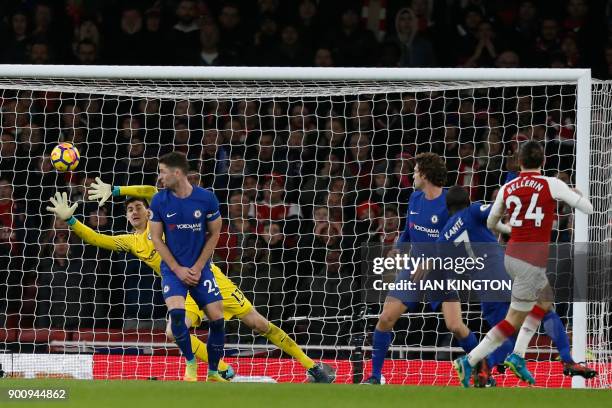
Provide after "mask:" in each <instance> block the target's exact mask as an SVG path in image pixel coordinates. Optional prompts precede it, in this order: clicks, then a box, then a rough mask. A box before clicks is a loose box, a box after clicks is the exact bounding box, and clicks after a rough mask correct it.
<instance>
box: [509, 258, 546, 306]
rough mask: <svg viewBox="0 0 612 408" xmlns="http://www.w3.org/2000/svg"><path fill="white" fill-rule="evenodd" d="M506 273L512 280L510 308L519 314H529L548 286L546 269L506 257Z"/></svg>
mask: <svg viewBox="0 0 612 408" xmlns="http://www.w3.org/2000/svg"><path fill="white" fill-rule="evenodd" d="M504 266H505V267H506V272H508V275H510V277H511V278H512V301H511V302H510V307H511V308H512V309H514V310H518V311H520V312H529V311H530V310H531V309H532V308H533V306H534V305H535V304H536V302H537V301H538V299H539V297H540V294H541V293H542V290H543V289H544V288H545V287H546V286H547V285H548V278H547V277H546V268H542V267H540V266H535V265H532V264H530V263H528V262H525V261H522V260H520V259H517V258H513V257H511V256H508V255H506V256H505V257H504Z"/></svg>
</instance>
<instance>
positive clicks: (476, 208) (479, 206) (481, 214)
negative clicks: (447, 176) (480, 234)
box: [469, 202, 491, 224]
mask: <svg viewBox="0 0 612 408" xmlns="http://www.w3.org/2000/svg"><path fill="white" fill-rule="evenodd" d="M469 211H470V215H471V216H472V217H473V218H474V219H475V220H477V221H478V222H480V223H484V224H486V223H487V218H488V217H489V213H490V212H491V204H483V203H478V202H476V203H473V204H472V205H470V210H469Z"/></svg>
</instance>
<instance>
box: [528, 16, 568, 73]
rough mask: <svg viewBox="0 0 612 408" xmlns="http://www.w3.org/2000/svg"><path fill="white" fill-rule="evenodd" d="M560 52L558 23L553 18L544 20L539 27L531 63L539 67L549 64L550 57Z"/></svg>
mask: <svg viewBox="0 0 612 408" xmlns="http://www.w3.org/2000/svg"><path fill="white" fill-rule="evenodd" d="M560 51H561V39H560V38H559V23H558V22H557V20H555V19H553V18H545V19H544V20H542V24H541V25H540V35H539V36H538V37H537V38H536V41H535V49H534V55H533V57H532V62H533V63H534V64H535V65H537V66H540V67H545V66H547V65H548V64H549V61H550V59H551V57H552V56H553V55H554V54H555V53H559V52H560Z"/></svg>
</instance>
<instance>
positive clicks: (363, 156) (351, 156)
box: [346, 132, 374, 190]
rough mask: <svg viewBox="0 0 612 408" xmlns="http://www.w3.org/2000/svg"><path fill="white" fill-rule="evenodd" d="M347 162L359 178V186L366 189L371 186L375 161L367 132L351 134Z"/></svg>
mask: <svg viewBox="0 0 612 408" xmlns="http://www.w3.org/2000/svg"><path fill="white" fill-rule="evenodd" d="M346 164H347V168H348V169H349V171H350V172H351V175H352V176H353V177H355V178H356V179H357V185H358V186H359V188H360V189H364V190H365V189H367V188H369V186H370V176H371V173H372V168H373V165H374V162H373V160H372V148H371V144H370V137H368V136H367V133H357V132H356V133H353V134H352V135H351V137H350V139H349V150H348V156H347V160H346Z"/></svg>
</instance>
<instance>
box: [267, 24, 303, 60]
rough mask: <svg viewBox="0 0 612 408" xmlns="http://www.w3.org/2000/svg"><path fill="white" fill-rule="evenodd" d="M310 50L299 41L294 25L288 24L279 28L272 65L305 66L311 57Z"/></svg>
mask: <svg viewBox="0 0 612 408" xmlns="http://www.w3.org/2000/svg"><path fill="white" fill-rule="evenodd" d="M311 52H312V51H311V50H308V49H306V48H305V47H304V46H303V44H302V43H301V41H300V34H299V32H298V30H297V28H296V26H294V25H291V24H288V25H286V26H284V27H283V28H282V30H281V37H280V43H279V45H278V47H277V49H276V51H275V58H274V59H273V60H272V61H273V64H272V65H278V66H293V67H301V66H305V65H307V64H308V62H309V61H311V59H312V56H311Z"/></svg>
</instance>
